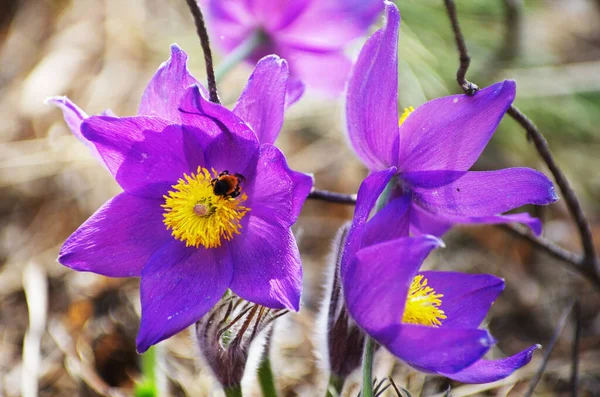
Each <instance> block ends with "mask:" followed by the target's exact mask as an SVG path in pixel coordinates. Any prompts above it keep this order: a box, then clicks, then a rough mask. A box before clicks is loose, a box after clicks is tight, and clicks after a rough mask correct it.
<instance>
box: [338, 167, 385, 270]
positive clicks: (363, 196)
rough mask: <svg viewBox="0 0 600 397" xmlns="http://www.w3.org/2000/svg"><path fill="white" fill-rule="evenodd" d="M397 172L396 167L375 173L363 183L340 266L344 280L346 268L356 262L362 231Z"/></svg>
mask: <svg viewBox="0 0 600 397" xmlns="http://www.w3.org/2000/svg"><path fill="white" fill-rule="evenodd" d="M395 172H396V168H395V167H391V168H388V169H386V170H383V171H378V172H374V173H372V174H371V175H369V176H368V177H367V178H365V180H364V181H363V182H362V183H361V185H360V188H359V189H358V195H357V198H356V206H355V207H354V217H353V219H352V226H350V230H349V231H348V236H347V238H346V244H345V246H344V253H343V256H342V263H341V266H340V271H341V275H342V278H343V277H344V273H345V271H346V267H347V266H348V264H349V263H350V262H351V261H353V260H354V255H355V254H356V251H358V249H359V248H360V242H361V239H362V231H363V228H364V227H365V223H366V222H367V219H368V218H369V215H370V214H371V210H372V209H373V207H374V206H375V203H376V202H377V199H378V198H379V196H380V195H381V193H382V192H383V190H384V189H385V187H386V185H387V184H388V182H389V181H390V180H391V179H392V176H393V175H394V173H395Z"/></svg>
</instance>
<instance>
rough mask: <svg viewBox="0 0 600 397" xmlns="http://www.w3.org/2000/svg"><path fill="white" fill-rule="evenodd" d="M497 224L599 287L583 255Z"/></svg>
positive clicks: (316, 193)
mask: <svg viewBox="0 0 600 397" xmlns="http://www.w3.org/2000/svg"><path fill="white" fill-rule="evenodd" d="M308 198H309V199H314V200H321V201H327V202H330V203H339V204H348V205H354V204H356V195H355V194H344V193H337V192H330V191H328V190H320V189H313V191H312V192H311V193H310V194H309V195H308ZM497 226H498V227H500V228H502V229H504V230H505V231H507V232H509V233H511V234H513V235H515V236H517V237H520V238H522V239H524V240H527V241H529V242H530V243H531V244H532V245H533V246H534V248H537V249H539V250H541V251H544V252H546V253H547V254H549V255H550V256H552V257H553V258H555V259H558V260H560V261H562V262H564V263H566V264H568V265H569V268H570V269H574V270H576V271H577V272H579V273H580V274H581V275H583V276H584V277H587V278H589V279H590V280H591V281H593V282H594V286H596V287H598V288H600V279H597V275H596V273H595V272H593V271H590V268H589V267H586V266H585V265H584V262H585V261H584V258H583V256H581V255H579V254H576V253H575V252H572V251H569V250H568V249H566V248H563V247H561V246H559V245H557V244H556V243H554V242H552V241H551V240H548V239H547V238H544V237H536V236H535V235H533V234H532V233H531V232H530V231H529V229H527V228H526V227H524V226H522V225H518V224H517V225H497Z"/></svg>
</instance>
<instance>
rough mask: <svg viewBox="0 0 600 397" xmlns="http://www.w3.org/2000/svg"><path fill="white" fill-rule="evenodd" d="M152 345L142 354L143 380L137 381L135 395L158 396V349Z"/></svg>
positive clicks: (137, 396)
mask: <svg viewBox="0 0 600 397" xmlns="http://www.w3.org/2000/svg"><path fill="white" fill-rule="evenodd" d="M155 349H156V348H155V347H154V346H152V347H150V349H148V350H147V351H146V352H145V353H144V354H142V376H143V377H142V381H141V382H139V383H136V385H135V389H134V395H135V396H136V397H157V396H158V394H159V393H158V386H157V385H156V351H155Z"/></svg>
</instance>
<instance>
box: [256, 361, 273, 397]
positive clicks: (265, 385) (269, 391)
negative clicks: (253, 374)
mask: <svg viewBox="0 0 600 397" xmlns="http://www.w3.org/2000/svg"><path fill="white" fill-rule="evenodd" d="M258 383H259V384H260V390H261V391H262V394H263V397H277V389H275V381H274V377H273V371H272V370H271V360H269V358H268V357H266V358H265V359H264V360H263V361H262V362H261V363H260V366H259V367H258Z"/></svg>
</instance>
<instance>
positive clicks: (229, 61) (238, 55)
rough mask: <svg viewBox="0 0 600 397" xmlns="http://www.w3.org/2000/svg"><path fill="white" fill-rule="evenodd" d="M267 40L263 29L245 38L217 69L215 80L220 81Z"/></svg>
mask: <svg viewBox="0 0 600 397" xmlns="http://www.w3.org/2000/svg"><path fill="white" fill-rule="evenodd" d="M264 41H265V35H264V33H262V32H261V31H256V32H255V33H254V34H252V35H251V36H250V37H248V38H247V39H246V40H244V41H243V42H242V43H241V44H240V45H238V46H237V47H236V48H235V50H233V51H232V52H230V53H229V55H227V57H225V58H224V59H223V60H222V61H221V63H219V65H217V68H216V70H215V80H217V82H220V81H221V80H223V77H225V76H226V75H227V73H229V72H230V71H231V69H233V68H234V67H235V66H237V65H238V64H239V63H240V62H242V61H243V60H244V59H246V58H247V57H248V56H249V55H250V54H252V52H253V51H254V50H255V49H256V48H257V47H258V46H259V45H260V44H262V43H264Z"/></svg>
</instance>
